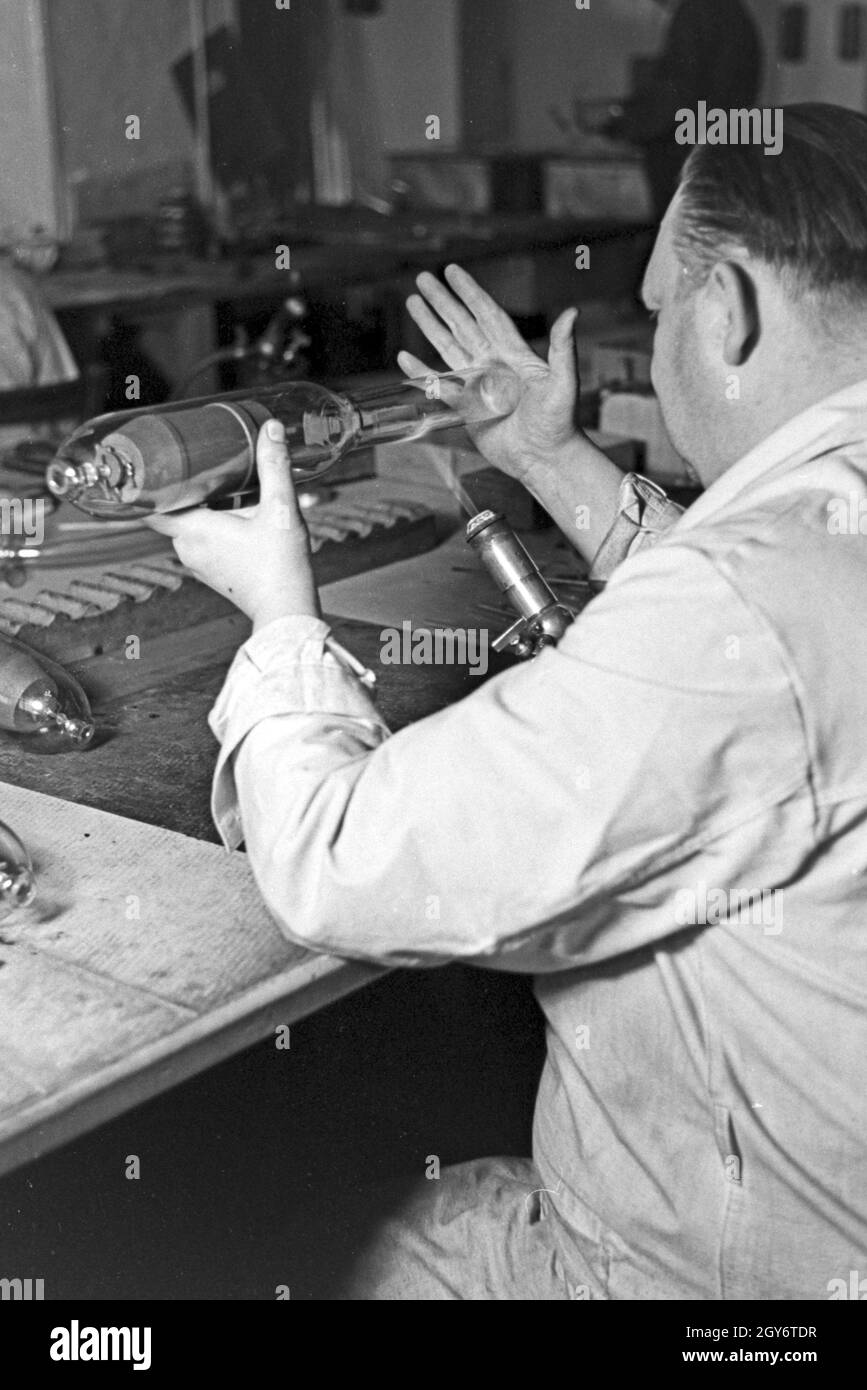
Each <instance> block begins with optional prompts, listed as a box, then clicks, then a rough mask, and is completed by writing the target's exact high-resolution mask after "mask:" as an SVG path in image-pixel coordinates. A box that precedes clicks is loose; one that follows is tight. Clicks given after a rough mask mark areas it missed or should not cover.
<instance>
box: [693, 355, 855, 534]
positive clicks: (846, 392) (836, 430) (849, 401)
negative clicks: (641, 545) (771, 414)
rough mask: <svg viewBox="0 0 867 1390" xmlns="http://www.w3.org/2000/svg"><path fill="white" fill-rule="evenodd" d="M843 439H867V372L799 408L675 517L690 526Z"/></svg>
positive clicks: (844, 442) (837, 445) (835, 447)
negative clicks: (806, 407)
mask: <svg viewBox="0 0 867 1390" xmlns="http://www.w3.org/2000/svg"><path fill="white" fill-rule="evenodd" d="M847 444H852V445H858V446H860V448H861V449H862V450H863V449H864V448H865V444H867V378H865V379H864V380H863V381H858V382H856V383H855V384H854V385H852V386H846V387H844V389H843V390H842V391H836V392H834V394H833V395H831V396H826V397H825V399H824V400H821V401H819V402H817V404H816V405H812V406H810V407H809V409H807V410H804V411H801V413H800V414H799V415H796V416H794V418H793V419H791V420H788V421H787V422H786V424H784V425H782V426H781V427H780V428H779V429H778V430H775V431H774V433H773V434H771V435H769V436H768V438H767V439H764V440H762V442H761V444H757V445H756V447H755V448H754V449H751V450H750V452H749V453H748V454H745V455H744V457H743V458H742V459H739V460H738V462H737V463H735V464H733V465H732V467H731V468H728V469H727V470H726V472H725V473H722V474H721V475H720V477H719V478H716V479H715V480H714V482H712V483H711V485H710V487H709V488H708V489H707V491H706V492H703V493H702V494H701V496H700V497H699V498H697V500H696V501H695V502H693V503H692V505H691V506H690V507H689V508H688V509H687V511H686V512H685V513H684V515H683V516H682V517H681V519H680V521H679V522H678V523H677V526H678V530H689V529H690V528H692V527H693V526H699V525H701V524H702V523H703V522H704V521H706V520H707V519H708V517H711V516H713V515H715V513H717V512H719V511H721V510H722V509H723V508H724V507H727V506H729V505H730V504H731V503H732V502H734V501H735V500H737V499H738V498H739V497H740V496H741V494H742V493H749V492H751V491H752V490H753V489H754V488H756V487H757V486H758V485H759V484H760V483H766V482H768V481H769V480H770V479H771V478H775V477H777V476H779V475H780V474H782V473H787V472H788V471H789V470H790V469H793V468H796V467H797V466H798V465H799V464H802V463H806V462H808V461H809V460H810V459H815V458H818V457H819V456H820V455H822V454H825V453H830V452H831V451H834V450H838V449H840V448H842V447H844V446H845V445H847Z"/></svg>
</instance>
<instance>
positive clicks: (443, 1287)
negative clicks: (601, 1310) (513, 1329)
mask: <svg viewBox="0 0 867 1390" xmlns="http://www.w3.org/2000/svg"><path fill="white" fill-rule="evenodd" d="M558 1226H559V1218H558V1217H556V1215H555V1212H554V1209H553V1207H552V1204H551V1200H550V1194H549V1193H548V1192H546V1191H545V1190H544V1188H543V1186H542V1180H541V1178H540V1176H539V1174H538V1173H537V1171H536V1169H535V1167H534V1166H533V1164H532V1163H531V1162H530V1160H529V1159H520V1158H484V1159H479V1160H477V1161H475V1162H473V1163H462V1164H459V1165H457V1166H455V1167H453V1168H445V1169H444V1170H443V1172H442V1174H441V1175H440V1177H439V1178H433V1179H430V1180H423V1181H422V1182H421V1183H420V1184H419V1186H418V1187H417V1188H416V1189H415V1190H414V1191H413V1192H412V1193H411V1194H410V1196H409V1198H408V1199H407V1200H406V1201H405V1202H404V1203H403V1204H402V1205H401V1206H400V1207H399V1208H398V1209H397V1211H396V1212H395V1213H394V1214H393V1215H391V1216H390V1217H388V1219H387V1220H386V1222H385V1223H384V1225H383V1226H381V1227H380V1229H379V1231H378V1232H377V1233H376V1235H375V1237H374V1238H373V1239H372V1241H371V1243H370V1244H369V1246H368V1248H367V1249H366V1250H365V1251H364V1252H363V1253H362V1255H361V1257H360V1258H359V1259H358V1261H357V1262H356V1266H355V1268H354V1270H353V1272H352V1274H351V1276H350V1278H349V1280H348V1281H347V1283H346V1284H345V1286H344V1287H343V1288H342V1289H341V1290H340V1291H339V1294H338V1298H339V1299H340V1300H358V1301H378V1300H390V1299H395V1300H397V1299H405V1300H410V1301H413V1300H415V1301H419V1302H426V1301H428V1300H440V1299H451V1300H464V1299H476V1300H498V1299H515V1300H527V1301H537V1300H542V1301H545V1302H548V1301H556V1302H562V1301H571V1300H575V1299H589V1298H593V1297H594V1292H593V1284H594V1282H595V1281H593V1279H592V1276H591V1275H590V1273H589V1270H587V1269H585V1268H582V1267H580V1263H579V1261H580V1257H577V1256H576V1255H575V1254H574V1253H570V1255H569V1266H568V1267H567V1264H566V1263H565V1261H564V1257H563V1255H562V1254H561V1240H560V1238H559V1235H558ZM596 1296H600V1295H598V1294H597V1295H596Z"/></svg>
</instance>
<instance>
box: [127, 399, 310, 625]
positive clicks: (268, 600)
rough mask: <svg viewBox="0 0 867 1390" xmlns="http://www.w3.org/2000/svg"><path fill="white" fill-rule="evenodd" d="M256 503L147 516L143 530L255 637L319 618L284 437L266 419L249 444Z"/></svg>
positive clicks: (304, 530) (274, 422) (307, 542)
mask: <svg viewBox="0 0 867 1390" xmlns="http://www.w3.org/2000/svg"><path fill="white" fill-rule="evenodd" d="M256 468H257V471H258V474H259V502H258V504H257V505H256V506H255V507H248V508H245V509H244V510H243V511H237V512H215V511H209V510H208V508H207V507H193V508H190V510H189V511H184V512H164V513H154V514H153V515H152V516H149V517H147V523H148V525H149V526H150V527H152V529H153V530H154V531H160V532H161V533H162V534H163V535H164V536H171V537H172V540H173V541H174V545H175V551H176V552H177V556H178V559H179V560H180V561H181V563H182V564H183V565H184V566H185V567H186V568H187V569H188V570H190V571H191V573H192V574H193V575H195V577H196V579H200V580H201V581H202V582H203V583H204V584H208V585H210V587H211V588H212V589H216V591H217V593H219V594H223V595H224V596H225V597H226V598H228V599H231V601H232V603H234V604H236V605H237V606H238V608H240V609H241V611H242V613H246V614H247V617H248V618H251V619H252V621H253V630H254V631H257V630H259V629H261V628H263V627H265V626H266V625H267V624H268V623H271V622H274V621H275V619H277V618H285V617H290V616H295V615H299V614H309V615H311V616H312V617H318V616H319V614H320V609H319V597H318V595H317V592H316V585H315V583H314V580H313V570H312V566H311V563H310V538H309V536H308V534H307V527H306V526H305V524H304V518H303V517H302V515H301V511H300V508H299V506H298V499H297V497H296V496H295V485H294V483H293V482H292V473H291V465H290V460H289V454H288V451H287V449H286V435H285V431H284V429H283V426H282V425H281V424H280V422H279V421H277V420H269V421H268V422H267V423H266V424H265V425H263V427H262V429H261V430H260V432H259V438H258V442H257V445H256Z"/></svg>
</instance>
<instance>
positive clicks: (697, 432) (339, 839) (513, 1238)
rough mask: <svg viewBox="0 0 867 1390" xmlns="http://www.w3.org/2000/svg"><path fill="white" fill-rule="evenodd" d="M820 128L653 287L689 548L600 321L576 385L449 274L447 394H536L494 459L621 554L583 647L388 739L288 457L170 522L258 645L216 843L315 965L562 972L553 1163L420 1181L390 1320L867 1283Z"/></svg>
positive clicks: (855, 198) (724, 158) (837, 436)
mask: <svg viewBox="0 0 867 1390" xmlns="http://www.w3.org/2000/svg"><path fill="white" fill-rule="evenodd" d="M785 121H786V126H785V136H786V138H785V147H784V151H783V153H782V154H781V155H780V156H779V158H775V159H768V158H766V157H765V156H764V154H763V153H762V150H761V148H753V147H749V146H719V147H716V146H714V147H704V148H699V149H697V150H696V151H694V153H693V155H692V156H691V159H690V162H689V164H688V165H687V168H686V171H685V176H684V183H683V186H682V188H681V189H680V191H679V193H678V196H677V198H676V199H675V202H674V203H673V205H672V207H671V208H670V209H669V212H668V213H667V215H666V218H665V221H664V224H663V227H662V229H661V232H660V235H659V239H658V242H657V245H656V248H655V250H654V254H653V257H652V260H651V263H650V266H649V268H648V272H647V276H646V281H645V288H644V293H645V296H646V299H647V303H648V307H649V308H650V309H652V310H653V311H654V313H656V314H657V315H658V329H657V335H656V343H655V349H654V359H653V379H654V382H655V386H656V389H657V392H658V394H659V398H660V401H661V405H662V410H663V413H664V415H665V419H666V422H667V425H668V428H669V430H670V432H671V435H672V439H673V441H674V443H675V445H676V447H677V448H678V449H679V451H680V452H681V453H682V454H683V455H684V456H685V457H686V458H687V459H689V460H690V462H691V463H692V464H693V466H694V467H695V468H696V470H697V472H698V473H699V475H700V476H701V478H702V480H703V482H704V483H705V485H706V488H707V490H706V492H705V493H704V494H703V496H702V497H701V498H700V499H699V500H698V501H697V502H696V503H695V504H694V505H693V506H692V507H691V508H690V510H689V511H688V512H686V513H685V514H683V515H673V509H672V508H671V507H670V505H669V504H667V503H665V502H664V501H661V500H660V499H656V500H655V501H653V500H652V494H651V501H650V502H649V501H648V498H647V497H646V496H645V495H643V490H642V488H641V487H640V485H636V484H635V482H634V480H630V479H628V478H627V479H626V480H625V481H622V480H621V479H620V476H619V475H618V474H617V473H616V470H614V468H613V467H612V465H611V464H610V463H609V462H608V460H607V459H606V458H605V456H604V455H602V454H599V453H598V452H597V451H596V450H594V449H593V448H592V446H591V445H590V444H589V442H588V441H587V440H586V438H585V437H584V436H583V435H581V434H578V433H575V431H574V429H573V426H572V423H571V422H572V418H573V410H572V407H573V405H574V395H575V390H576V381H575V369H574V354H573V351H572V347H571V343H570V326H571V314H568V313H567V314H566V315H564V316H563V317H562V318H561V319H560V320H559V321H558V323H557V324H555V326H554V329H553V330H552V340H551V353H550V358H549V363H548V364H547V365H546V364H544V363H542V362H541V361H540V360H539V359H538V358H536V357H535V356H534V355H533V354H532V353H531V352H530V351H529V349H528V348H527V347H526V345H525V344H524V343H523V342H522V341H521V339H520V338H519V336H518V335H517V333H516V331H515V330H514V328H513V326H512V325H511V323H510V321H509V320H508V318H507V317H506V316H505V315H504V314H503V313H502V311H501V310H499V309H498V308H497V306H496V305H494V304H493V303H492V302H491V301H490V300H489V299H488V298H487V296H485V295H484V294H483V293H482V291H481V290H480V289H479V288H478V287H477V286H476V285H475V284H474V282H473V281H471V280H470V278H469V277H468V276H466V275H464V274H463V273H462V272H460V271H459V270H457V269H452V270H451V271H450V272H449V275H448V281H449V286H450V288H448V289H447V288H446V287H445V286H443V285H440V284H438V283H437V282H436V281H435V280H433V279H432V278H431V277H428V276H425V277H421V278H420V281H419V285H420V288H421V291H422V293H421V296H418V297H415V298H414V299H413V300H412V301H411V304H410V308H411V311H412V313H413V315H414V317H415V318H416V320H417V322H418V323H419V324H420V325H421V326H422V328H423V329H424V330H425V331H426V332H427V334H428V337H429V338H430V340H431V342H432V343H433V344H434V346H435V347H436V348H437V350H438V351H439V353H440V354H441V356H442V357H443V358H444V359H445V361H446V362H447V363H448V365H449V366H454V367H457V366H460V365H462V364H464V363H467V362H478V361H491V360H492V359H501V360H505V361H506V362H508V363H509V364H510V365H512V367H513V368H514V369H515V370H516V371H518V372H519V374H520V375H521V376H522V378H523V381H524V393H523V396H522V398H521V400H520V402H519V403H518V405H517V407H516V408H515V410H514V412H513V414H512V416H511V417H510V418H509V419H507V420H506V421H505V422H498V423H494V424H491V425H489V426H487V427H483V428H482V429H481V430H480V432H479V434H478V443H479V445H480V447H481V448H482V449H483V450H484V452H485V453H486V455H487V457H488V458H489V459H491V460H493V461H494V462H496V463H497V464H499V466H500V467H502V468H504V469H505V470H506V471H508V472H512V473H514V474H516V475H518V476H520V477H522V478H523V479H524V481H525V482H526V483H527V484H528V486H529V487H531V488H532V489H533V491H534V492H535V493H536V495H537V496H538V497H539V498H540V499H541V500H542V501H543V502H544V503H545V505H546V506H548V507H549V508H550V509H551V510H552V511H553V513H554V515H555V516H556V518H557V520H558V521H559V522H560V525H561V526H562V527H563V529H564V530H565V531H566V533H567V534H568V535H570V536H571V537H572V538H573V540H574V542H575V544H576V546H577V547H578V548H579V549H581V550H582V551H583V552H584V554H585V555H590V554H591V553H595V552H596V551H598V550H599V549H600V547H601V549H602V551H603V553H604V554H605V556H606V566H607V570H608V572H609V573H610V575H611V577H610V579H609V582H608V584H607V586H606V588H605V589H604V591H603V592H602V593H601V594H600V595H599V596H598V597H597V598H595V599H594V600H593V602H592V603H591V604H590V605H589V606H588V608H587V609H586V611H585V612H584V613H583V614H582V615H581V616H580V617H579V618H578V619H577V620H576V622H575V623H574V624H573V626H572V627H571V628H570V630H569V631H568V632H567V634H566V636H565V637H564V638H563V640H562V641H561V643H560V644H559V646H558V647H557V649H556V650H553V649H551V650H548V651H546V652H545V653H544V654H543V655H542V656H540V657H539V658H538V659H537V660H535V661H533V662H531V663H529V664H526V665H523V666H521V667H519V668H517V669H515V670H513V671H510V672H508V673H506V674H505V675H502V676H500V677H498V678H496V679H494V680H492V681H490V682H489V683H488V684H486V685H485V686H484V687H483V688H481V689H479V690H478V691H477V692H475V693H474V694H473V695H471V696H470V697H468V698H467V699H466V700H464V701H463V702H461V703H460V704H458V705H456V706H453V707H452V708H450V709H447V710H445V711H443V712H442V713H440V714H438V715H436V716H434V717H433V718H431V719H427V720H424V721H421V722H419V723H418V724H416V725H414V726H412V727H410V728H407V729H405V730H403V731H402V732H401V733H399V734H397V735H395V736H394V737H389V736H388V733H387V730H386V729H385V728H384V727H383V725H382V722H381V720H380V719H379V717H378V715H377V713H376V710H375V708H374V706H373V704H372V703H371V701H370V700H369V698H368V696H367V694H366V693H365V691H364V690H363V688H362V687H361V685H360V684H359V683H358V682H357V681H356V680H355V679H354V677H352V676H351V675H350V674H349V673H348V672H346V671H344V670H343V669H342V668H341V667H340V666H339V665H338V664H337V663H336V662H335V661H333V660H332V658H331V657H330V656H329V655H326V654H325V653H324V650H323V638H324V636H325V635H326V632H327V628H326V626H325V624H324V623H322V622H321V621H320V619H319V617H318V616H317V613H318V610H317V605H316V594H315V590H314V586H313V581H312V579H311V575H310V568H309V562H308V558H307V550H306V543H305V537H304V530H303V527H302V524H301V521H300V518H299V515H298V511H297V508H296V506H295V502H294V496H293V491H292V488H291V486H290V484H289V482H288V464H287V460H286V457H285V454H284V452H283V448H282V445H281V442H280V439H279V434H280V429H279V426H276V427H275V426H266V433H265V434H264V435H263V439H262V442H261V446H260V472H261V483H262V501H261V504H260V506H259V508H258V509H257V510H256V512H255V513H254V514H253V515H252V516H251V517H249V518H241V517H237V516H231V515H228V514H209V513H208V512H207V511H198V512H194V513H192V514H189V515H187V516H182V517H163V518H160V519H157V520H156V521H155V523H154V524H155V525H156V526H157V527H158V529H160V530H161V531H165V532H167V533H169V534H171V535H173V536H174V537H175V541H176V546H177V549H178V553H179V555H180V556H181V558H182V559H183V561H184V562H185V563H186V564H187V565H189V566H190V567H191V568H192V569H193V570H194V571H195V572H197V573H198V574H199V575H200V576H201V577H203V578H204V579H206V580H208V581H209V582H210V583H212V584H214V586H215V587H217V588H218V589H219V590H220V591H221V592H222V593H224V594H228V595H229V596H230V597H231V598H232V599H233V600H234V601H235V602H236V603H237V604H238V605H239V606H240V607H241V608H242V609H244V611H245V612H247V613H248V614H249V615H250V617H251V618H252V619H253V624H254V632H253V636H252V638H251V640H250V641H249V642H248V643H247V644H246V645H245V647H244V648H242V650H241V652H240V653H239V655H238V657H237V658H236V661H235V664H234V666H233V668H232V670H231V672H230V674H229V676H228V679H227V681H226V685H225V688H224V690H223V692H222V694H221V696H220V699H219V701H218V703H217V705H216V707H215V710H214V712H213V715H212V726H213V728H214V731H215V733H216V735H217V737H218V738H219V740H220V742H221V744H222V750H221V753H220V756H219V761H218V767H217V772H216V781H215V789H214V813H215V817H216V819H217V822H218V824H219V826H220V828H221V831H222V834H223V837H224V840H225V842H226V844H227V845H229V846H236V845H237V844H238V843H239V841H240V840H241V838H242V836H243V837H244V838H245V840H246V845H247V850H248V853H249V855H250V860H251V863H252V866H253V870H254V872H255V875H256V878H257V882H258V884H259V886H260V888H261V891H262V893H263V895H264V897H265V900H266V902H267V903H268V904H269V907H270V909H271V911H272V913H273V914H274V916H275V918H276V919H277V921H278V922H279V923H280V925H281V927H282V928H283V930H284V931H285V932H286V933H287V935H289V936H290V937H291V938H292V939H293V940H295V941H299V942H302V943H304V944H305V945H308V946H311V947H312V948H313V949H315V950H323V951H333V952H336V953H338V954H344V955H348V956H353V957H360V958H364V959H370V960H374V961H382V962H388V963H390V964H394V965H398V964H400V965H435V964H437V963H439V962H442V961H446V960H451V959H465V960H472V961H474V962H476V963H477V964H481V965H487V966H490V967H492V968H495V969H505V970H517V971H527V972H532V973H534V974H536V975H537V976H538V979H537V996H538V999H539V1002H540V1004H541V1007H542V1009H543V1011H544V1013H545V1015H546V1019H547V1029H548V1058H547V1062H546V1066H545V1070H544V1074H543V1077H542V1081H541V1086H540V1091H539V1096H538V1100H537V1106H536V1116H535V1125H534V1142H533V1159H532V1161H529V1160H527V1161H519V1160H515V1159H509V1160H505V1159H489V1160H483V1161H480V1162H477V1163H470V1164H466V1165H462V1166H461V1167H458V1168H456V1169H453V1170H446V1171H445V1172H444V1173H443V1174H442V1176H441V1179H440V1180H439V1181H438V1182H424V1181H423V1182H422V1183H421V1188H422V1189H423V1191H422V1192H421V1193H420V1195H419V1197H418V1198H417V1199H416V1201H415V1202H414V1203H412V1204H411V1205H410V1207H409V1208H408V1209H407V1210H405V1211H403V1212H401V1213H399V1214H397V1215H396V1217H395V1219H394V1221H392V1222H391V1223H390V1224H389V1225H388V1227H387V1228H386V1229H385V1230H384V1231H383V1232H382V1233H381V1237H380V1238H379V1240H378V1241H377V1242H376V1244H375V1245H374V1246H373V1247H372V1248H371V1250H370V1251H369V1252H368V1255H367V1257H366V1259H365V1260H364V1262H363V1263H362V1265H361V1267H360V1268H359V1269H358V1271H357V1277H356V1281H355V1283H354V1285H353V1287H352V1289H351V1290H350V1292H351V1294H352V1295H353V1296H354V1297H357V1298H366V1299H380V1298H385V1299H401V1298H417V1299H449V1298H451V1299H454V1298H467V1299H496V1298H505V1299H516V1298H529V1299H544V1300H556V1299H569V1298H586V1297H592V1298H610V1299H658V1298H663V1299H685V1298H700V1299H738V1298H747V1299H760V1300H765V1299H777V1298H782V1299H792V1298H808V1299H822V1298H827V1297H829V1293H830V1291H832V1290H833V1289H835V1288H838V1287H840V1286H841V1285H839V1284H838V1283H836V1282H835V1281H838V1280H840V1281H846V1280H847V1279H848V1278H849V1277H850V1271H851V1270H862V1271H863V1270H864V1269H865V1267H867V1262H865V1252H867V1176H865V1175H867V1162H865V1160H867V1100H865V1095H867V1088H865V1085H864V1077H863V1067H864V1057H865V1056H867V937H865V912H867V740H865V737H864V732H863V731H864V727H865V725H867V679H865V677H867V624H865V622H864V620H863V611H862V610H863V596H864V594H865V592H867V540H865V535H864V533H867V520H865V521H864V523H863V525H862V523H861V518H862V517H864V518H867V119H865V117H863V116H860V115H856V114H854V113H852V112H847V111H842V110H838V109H836V108H832V107H821V106H815V107H800V108H792V109H790V110H789V111H787V112H786V115H785ZM402 366H403V367H404V369H405V370H409V371H412V372H415V371H417V370H418V369H419V367H420V366H421V364H418V363H416V362H415V361H414V360H413V359H409V358H407V357H403V358H402ZM272 429H273V430H276V432H275V433H274V434H273V435H272V434H271V433H270V432H269V431H271V430H272ZM588 509H589V524H588V525H587V527H586V529H585V521H586V520H587V519H588ZM852 518H854V522H853V520H852ZM672 522H673V524H672ZM646 524H647V525H648V529H649V531H652V530H653V529H654V528H655V529H656V530H657V531H659V530H660V528H664V527H665V526H666V525H667V526H668V529H667V530H665V531H664V534H661V535H657V536H656V543H655V544H653V545H648V544H647V542H648V540H652V539H653V536H652V535H650V534H648V533H647V532H645V531H644V530H643V529H642V528H643V527H644V526H645V525H646ZM617 547H619V551H620V558H621V561H622V562H621V563H620V564H619V565H617V567H616V568H614V567H613V565H612V563H611V562H612V558H613V552H614V550H615V549H616V548H617ZM639 547H640V548H639ZM636 550H637V551H638V553H635V552H636ZM624 557H627V558H624ZM432 903H433V904H435V907H436V911H431V904H432Z"/></svg>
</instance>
